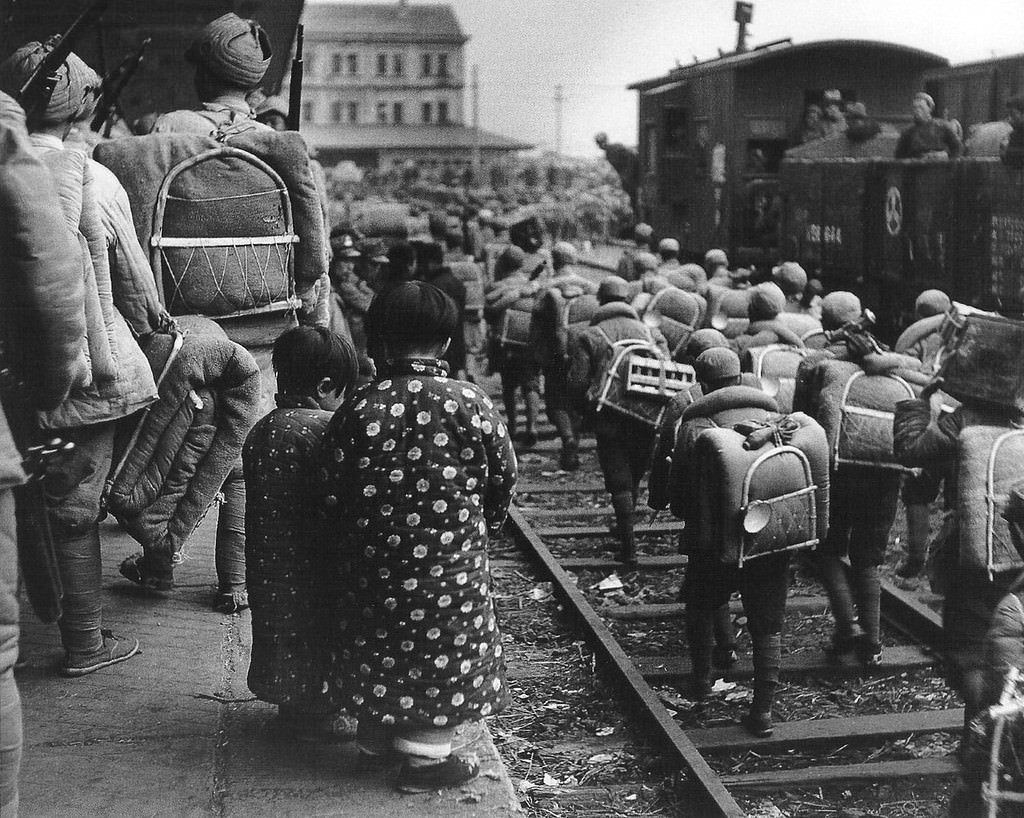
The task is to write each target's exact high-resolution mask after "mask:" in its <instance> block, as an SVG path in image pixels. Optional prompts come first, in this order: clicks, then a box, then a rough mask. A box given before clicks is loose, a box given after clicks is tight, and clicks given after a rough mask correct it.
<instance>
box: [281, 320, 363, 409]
mask: <svg viewBox="0 0 1024 818" xmlns="http://www.w3.org/2000/svg"><path fill="white" fill-rule="evenodd" d="M272 362H273V365H274V371H275V372H276V373H277V386H278V391H279V392H282V393H293V394H294V393H302V392H309V391H310V390H312V389H315V388H316V386H317V384H319V383H320V381H322V380H323V379H324V378H329V379H330V381H331V383H332V384H333V386H334V389H335V391H336V392H341V391H342V390H343V389H346V388H347V387H349V386H351V385H352V384H353V383H355V380H356V377H357V375H358V374H359V361H358V359H357V357H356V350H355V347H353V346H352V342H351V341H350V340H348V338H345V337H343V336H341V335H338V334H337V333H335V332H331V331H330V330H329V329H327V328H326V327H293V328H292V329H290V330H287V331H285V332H283V333H282V334H281V335H280V336H278V339H277V340H276V341H275V342H274V352H273V357H272Z"/></svg>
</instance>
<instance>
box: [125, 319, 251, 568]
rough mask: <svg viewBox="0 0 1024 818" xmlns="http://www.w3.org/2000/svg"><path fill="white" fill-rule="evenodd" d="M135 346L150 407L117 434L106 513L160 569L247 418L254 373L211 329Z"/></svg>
mask: <svg viewBox="0 0 1024 818" xmlns="http://www.w3.org/2000/svg"><path fill="white" fill-rule="evenodd" d="M187 325H188V327H189V329H188V330H186V333H185V334H184V335H152V336H146V337H144V338H143V346H144V349H145V352H146V355H147V357H148V358H149V360H150V363H151V364H152V366H153V370H154V374H155V376H156V377H157V379H158V392H159V400H158V401H157V403H155V404H153V405H152V406H151V407H150V408H149V409H148V410H147V411H146V412H144V413H143V414H141V415H136V416H133V417H132V418H130V419H127V420H126V421H125V422H124V424H123V425H122V427H121V429H120V430H119V433H118V440H117V445H118V448H117V449H116V451H117V452H119V453H120V455H119V458H120V459H117V456H115V463H116V464H117V466H116V467H115V469H114V471H113V473H112V474H111V476H110V479H109V480H108V486H107V493H106V502H107V508H108V509H109V510H110V511H111V512H112V513H113V514H114V515H115V516H116V517H117V518H118V520H120V521H121V523H122V524H123V525H124V526H125V528H126V530H127V531H128V533H129V534H131V535H132V537H134V538H135V539H136V540H137V541H138V542H139V543H140V544H141V545H142V547H143V549H144V552H145V553H146V554H147V556H148V555H150V554H152V555H153V556H154V557H156V558H157V559H159V560H160V561H161V562H163V563H164V564H166V562H167V560H168V558H172V557H173V556H174V555H175V554H177V553H178V552H179V551H180V550H181V548H182V546H183V545H184V544H185V541H186V540H187V539H188V538H189V536H190V535H191V534H192V532H193V531H194V530H195V528H196V526H197V525H199V523H200V522H201V521H202V519H203V516H204V515H205V514H206V512H207V510H208V509H209V507H210V505H211V504H212V503H213V501H214V499H215V498H216V496H217V493H218V492H219V491H220V489H221V486H222V485H223V484H224V479H225V478H226V477H227V475H228V472H229V471H230V470H231V467H232V466H233V465H234V464H235V462H236V461H237V460H238V457H239V455H240V453H241V451H242V444H243V443H244V442H245V437H246V435H247V434H248V433H249V430H250V429H251V428H252V426H253V424H254V423H255V422H256V420H257V416H256V413H257V404H258V399H259V388H260V374H259V368H258V367H257V365H256V362H255V361H254V360H253V358H252V356H251V355H250V354H249V353H248V352H247V351H246V350H245V349H244V348H243V347H241V346H239V345H238V344H236V343H234V342H232V341H229V340H228V338H227V336H226V335H225V334H224V331H223V330H222V329H221V328H220V327H218V326H217V325H216V324H215V323H213V322H212V321H209V320H206V319H202V318H190V319H188V321H187Z"/></svg>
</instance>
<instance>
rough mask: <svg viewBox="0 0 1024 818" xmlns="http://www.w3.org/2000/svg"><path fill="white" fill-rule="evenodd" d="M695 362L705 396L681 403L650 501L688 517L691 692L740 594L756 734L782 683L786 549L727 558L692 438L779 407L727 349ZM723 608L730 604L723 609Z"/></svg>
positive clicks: (699, 685)
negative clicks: (737, 562)
mask: <svg viewBox="0 0 1024 818" xmlns="http://www.w3.org/2000/svg"><path fill="white" fill-rule="evenodd" d="M694 368H695V369H696V371H697V380H698V382H699V383H700V386H701V390H702V392H703V397H701V398H699V399H698V400H696V401H695V402H694V403H692V404H691V405H690V406H688V407H687V408H686V410H685V411H684V412H683V414H682V417H681V423H680V425H679V430H678V433H677V434H676V436H675V450H674V453H673V454H672V458H671V463H670V465H669V466H668V467H667V468H666V467H665V465H664V464H661V465H660V468H656V470H655V471H653V472H652V474H651V497H650V502H651V505H652V507H654V508H664V507H665V506H666V505H670V504H671V508H672V513H673V514H675V515H676V516H677V517H680V518H682V519H683V520H685V521H686V529H685V532H684V534H683V536H682V537H681V538H680V544H681V546H682V548H683V550H684V551H685V552H686V554H687V557H688V562H687V564H686V578H685V583H684V586H683V590H682V596H683V599H684V601H685V602H686V638H687V643H688V645H689V649H690V658H691V662H692V665H693V689H692V695H693V696H694V698H696V699H703V698H705V697H706V696H707V695H708V694H709V693H710V692H711V678H710V674H711V665H712V659H713V649H712V646H713V645H714V642H715V630H716V627H715V622H716V618H717V619H720V618H721V611H722V608H723V606H724V605H726V604H727V603H728V601H729V597H730V596H731V595H732V592H733V591H735V590H737V589H739V590H740V591H741V592H742V594H743V609H744V612H745V613H746V615H747V625H748V627H749V629H750V636H751V640H752V643H753V644H752V647H753V660H754V700H753V703H752V704H751V706H750V711H749V712H748V713H747V715H746V717H745V718H744V719H743V725H744V727H745V728H746V729H747V730H748V731H749V732H750V733H751V734H752V735H754V736H757V737H760V738H764V737H767V736H770V735H771V734H772V730H773V725H772V703H773V701H774V699H775V689H776V687H778V683H779V667H780V664H781V653H782V624H783V619H784V616H785V609H786V593H787V590H788V584H789V552H788V551H781V552H779V553H777V554H773V555H769V556H762V557H760V558H759V559H758V560H757V561H756V562H755V563H753V564H751V565H750V566H749V567H746V568H741V567H736V566H731V565H725V564H723V563H722V560H721V551H718V550H714V549H715V548H716V547H722V548H724V547H725V546H726V543H717V542H716V543H711V544H710V545H711V548H709V547H707V546H708V545H709V543H708V542H707V540H708V539H709V538H710V537H712V536H714V535H713V534H712V533H711V532H713V531H716V530H717V528H716V526H715V525H714V523H713V522H712V520H711V519H708V514H709V513H713V512H711V511H709V504H708V503H704V502H701V501H700V499H699V498H700V495H701V492H702V490H703V488H702V485H701V481H702V476H701V475H700V474H699V471H698V465H697V459H696V457H695V445H696V440H697V437H698V436H699V435H700V433H701V432H703V431H704V430H705V429H711V428H714V427H716V426H722V427H731V426H733V425H735V424H736V423H739V422H741V421H755V422H763V421H765V420H767V419H768V418H769V417H770V416H771V415H772V414H775V413H777V412H778V405H777V404H776V403H775V401H774V399H772V398H770V397H768V396H767V395H765V394H764V393H763V392H761V391H760V390H758V389H754V388H752V387H749V386H742V385H741V384H740V360H739V357H738V356H737V355H736V353H735V352H733V351H732V350H730V349H722V348H717V349H710V350H708V351H706V352H703V353H701V355H700V357H698V358H697V361H696V364H695V366H694ZM726 610H727V609H726Z"/></svg>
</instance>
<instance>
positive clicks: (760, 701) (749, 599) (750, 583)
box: [741, 553, 789, 735]
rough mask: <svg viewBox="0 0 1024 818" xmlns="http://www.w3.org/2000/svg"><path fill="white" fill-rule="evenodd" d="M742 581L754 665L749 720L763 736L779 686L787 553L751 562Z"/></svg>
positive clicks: (786, 590)
mask: <svg viewBox="0 0 1024 818" xmlns="http://www.w3.org/2000/svg"><path fill="white" fill-rule="evenodd" d="M741 581H742V589H743V607H744V610H745V612H746V614H747V625H748V627H749V628H750V640H751V648H752V654H753V656H752V658H753V664H754V700H753V702H752V704H751V706H750V716H749V719H750V722H751V725H752V729H753V730H754V732H755V733H756V734H758V735H764V734H765V733H766V732H769V731H770V730H771V712H772V704H773V703H774V701H775V691H776V690H777V688H778V686H779V671H780V667H781V663H782V629H783V625H784V621H785V615H786V595H787V592H788V589H789V555H788V553H781V554H777V555H773V556H770V557H764V558H762V559H759V560H757V561H755V562H752V563H750V565H749V566H748V567H745V568H744V569H742V580H741Z"/></svg>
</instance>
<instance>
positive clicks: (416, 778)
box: [397, 755, 480, 793]
mask: <svg viewBox="0 0 1024 818" xmlns="http://www.w3.org/2000/svg"><path fill="white" fill-rule="evenodd" d="M478 775H480V765H479V764H478V763H477V762H476V761H475V760H474V759H466V758H459V757H458V756H456V755H450V756H448V758H446V759H445V760H444V761H442V762H441V763H440V764H428V765H427V766H425V767H413V766H412V765H410V764H409V762H408V761H406V762H405V763H404V764H403V765H402V769H401V770H399V771H398V784H397V786H398V791H399V792H405V793H421V792H432V791H433V790H443V789H448V788H450V787H458V786H460V785H462V784H465V783H466V782H467V781H472V780H473V779H474V778H476V777H477V776H478Z"/></svg>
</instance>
